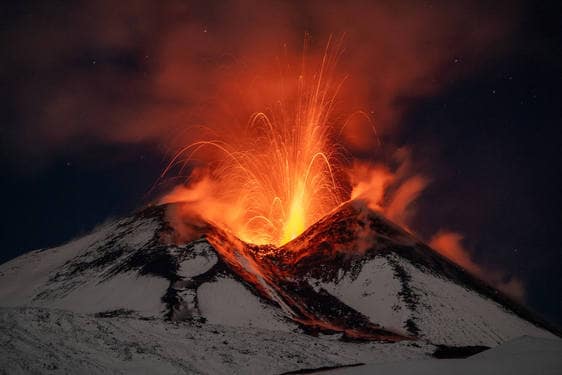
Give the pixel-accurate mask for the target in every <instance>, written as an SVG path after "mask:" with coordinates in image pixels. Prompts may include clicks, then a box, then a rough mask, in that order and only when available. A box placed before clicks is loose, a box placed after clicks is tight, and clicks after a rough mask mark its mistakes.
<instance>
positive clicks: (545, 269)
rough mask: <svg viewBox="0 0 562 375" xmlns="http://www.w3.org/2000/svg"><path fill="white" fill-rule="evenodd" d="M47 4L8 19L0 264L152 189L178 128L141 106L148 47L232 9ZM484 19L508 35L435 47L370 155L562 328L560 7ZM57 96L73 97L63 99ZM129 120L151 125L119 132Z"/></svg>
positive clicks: (437, 223) (136, 202) (429, 230)
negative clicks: (409, 182) (419, 177)
mask: <svg viewBox="0 0 562 375" xmlns="http://www.w3.org/2000/svg"><path fill="white" fill-rule="evenodd" d="M42 3H43V2H29V1H28V2H26V1H23V2H18V3H17V4H13V5H11V6H9V7H8V8H5V9H4V10H3V12H2V15H1V25H2V36H1V41H2V45H3V48H2V55H3V56H2V58H1V60H0V75H1V81H2V90H1V93H0V95H1V96H2V100H1V103H2V104H1V106H2V107H1V108H2V109H1V111H2V133H1V134H2V138H1V142H2V158H1V161H0V163H1V167H2V183H1V184H0V188H1V193H2V197H3V201H4V204H3V205H2V207H3V214H2V219H1V220H2V225H1V238H2V251H1V252H0V262H5V261H7V260H9V259H11V258H14V257H16V256H18V255H21V254H23V253H25V252H26V251H29V250H32V249H37V248H46V247H51V246H55V245H57V244H61V243H63V242H65V241H67V240H69V239H71V238H73V237H77V236H80V235H82V234H85V233H87V232H88V231H89V230H91V229H92V228H93V227H95V226H96V225H97V224H100V223H102V222H104V221H105V220H108V219H110V218H114V217H118V216H119V215H124V214H127V213H128V212H130V211H132V210H134V209H136V208H139V207H141V206H142V205H144V204H146V203H148V202H150V201H151V200H152V199H154V198H155V197H154V195H151V194H149V189H150V187H151V186H152V184H153V183H154V182H155V181H156V179H157V178H158V176H159V174H160V172H161V171H162V169H163V168H164V167H165V165H166V162H167V160H168V157H169V154H168V153H167V152H165V149H166V147H167V146H169V144H167V143H166V142H164V141H163V139H167V138H170V137H171V136H170V129H174V128H175V127H174V126H175V125H172V126H169V127H167V128H165V130H163V132H165V133H166V132H167V133H168V134H167V135H166V136H163V137H159V136H154V135H153V133H154V130H153V129H154V126H155V125H152V123H153V122H154V121H156V120H155V119H158V118H159V114H160V113H162V112H166V111H165V110H166V108H168V107H166V106H162V105H160V104H158V107H157V108H158V109H159V110H156V111H152V112H150V115H146V114H144V112H142V111H141V110H140V108H141V107H142V108H146V107H147V106H148V105H153V104H154V102H158V103H161V102H162V101H163V98H162V97H158V96H154V94H153V93H152V92H150V90H146V86H147V82H148V81H149V80H150V79H151V78H152V77H153V75H154V73H153V72H154V71H155V69H156V68H155V67H156V66H157V65H158V63H155V62H154V60H155V59H164V57H162V56H158V57H157V56H156V55H155V52H154V50H155V49H157V47H158V46H159V42H160V41H161V40H166V38H168V35H173V32H171V31H170V30H172V29H171V28H170V27H169V26H168V24H170V23H172V24H175V25H178V24H181V23H182V22H183V19H182V17H183V15H184V14H188V16H186V17H191V19H195V20H196V21H197V22H195V24H201V25H203V26H202V27H204V28H207V27H208V28H209V32H211V31H212V30H213V28H215V29H216V28H219V26H222V25H223V23H222V20H223V16H224V13H223V12H224V9H221V10H217V9H207V8H206V6H205V5H204V3H194V4H192V5H191V4H189V5H187V6H185V5H182V6H177V10H176V7H175V6H170V7H167V9H165V10H162V11H161V13H158V15H157V16H153V15H152V13H154V12H153V9H148V10H146V9H144V8H143V5H142V4H143V3H144V2H142V1H139V2H131V8H133V9H134V11H132V10H129V9H127V8H126V7H125V8H124V7H121V8H119V9H114V8H113V7H112V5H111V2H108V3H106V2H100V4H101V5H100V7H99V8H98V7H96V9H95V10H96V11H95V12H90V11H89V10H87V9H82V8H81V7H80V3H77V4H78V5H76V4H75V5H72V6H70V5H67V4H65V3H64V2H56V1H53V2H49V6H47V5H45V4H42ZM179 3H181V2H179ZM418 3H419V4H422V3H423V4H424V7H423V9H424V12H425V11H427V12H430V13H431V12H432V11H433V9H436V10H435V12H439V11H440V10H438V9H437V8H438V6H437V4H440V3H435V4H436V5H435V7H433V6H432V4H433V3H432V2H430V1H425V2H418ZM460 3H461V2H459V4H460ZM535 3H537V4H535ZM272 4H277V2H272ZM315 4H316V5H317V3H315ZM406 4H408V3H407V2H406ZM316 5H315V6H316ZM347 6H348V7H350V8H353V7H354V6H355V5H354V3H353V2H350V5H347ZM297 8H298V7H297V6H294V7H293V9H292V11H294V12H296V13H299V14H301V13H306V15H305V16H302V17H300V16H299V17H300V18H299V19H298V20H297V21H294V19H293V18H291V20H292V22H293V21H294V22H296V23H297V24H298V26H299V27H295V28H296V29H297V31H296V34H298V35H302V34H303V32H304V31H310V32H311V34H312V35H314V32H315V31H316V30H317V29H319V28H318V27H316V26H315V25H314V22H315V20H314V14H315V13H314V9H316V8H315V7H314V6H311V7H310V8H307V10H306V12H305V10H303V9H297ZM420 9H421V8H420ZM467 11H468V10H467ZM307 12H308V13H307ZM446 12H449V10H447V11H446ZM479 12H480V13H475V14H470V15H467V17H466V19H468V20H469V21H467V22H468V26H471V24H470V22H472V27H473V28H475V29H478V28H482V29H486V30H488V29H493V28H490V27H489V25H482V23H481V22H480V20H481V19H482V18H483V17H482V15H484V16H487V15H488V14H487V13H486V12H491V13H493V17H484V18H486V19H488V21H487V22H491V23H492V24H495V23H501V24H503V23H505V24H507V25H508V26H505V27H504V26H502V27H501V30H502V31H501V33H502V36H501V38H500V37H495V36H494V38H492V39H494V41H493V42H490V43H489V44H478V47H477V48H476V47H475V48H476V49H478V52H474V53H472V52H471V44H470V43H467V45H468V47H466V46H465V47H463V48H459V49H456V48H450V49H447V48H445V47H440V52H439V56H440V60H439V64H438V66H439V67H438V69H433V68H432V69H426V70H424V71H422V72H418V73H417V74H418V76H421V75H433V76H434V77H435V78H434V79H436V80H439V85H438V87H436V88H432V89H429V90H425V91H423V92H420V90H414V94H411V95H406V94H404V92H407V86H408V85H407V83H408V82H406V83H405V84H404V85H403V86H404V89H403V90H402V86H401V87H400V90H398V89H396V90H395V91H397V93H395V94H393V95H392V102H393V103H394V104H393V105H395V107H396V108H400V111H399V112H400V116H395V115H393V114H389V116H388V117H389V118H392V120H388V124H390V123H392V124H393V125H392V129H393V130H392V131H386V132H383V133H382V134H383V141H384V143H385V145H386V146H385V148H384V150H382V151H380V150H379V151H377V153H376V154H377V155H378V156H379V157H381V158H384V157H385V156H384V155H382V156H381V155H380V153H381V152H382V153H384V152H388V153H391V152H392V150H393V149H396V148H399V147H403V146H406V147H408V149H409V150H410V152H411V155H412V158H413V160H414V161H415V163H414V165H415V168H416V169H417V170H418V171H419V172H420V173H423V174H424V175H426V176H429V177H430V179H431V184H430V185H429V186H428V188H427V189H426V190H425V191H424V192H423V194H422V195H421V196H420V197H419V199H418V201H417V203H416V213H415V216H414V218H413V220H412V223H411V227H412V228H413V229H414V230H415V231H416V232H417V233H418V234H419V235H420V236H421V237H422V238H425V239H429V238H431V236H432V234H433V233H435V232H436V231H437V230H438V229H439V228H446V229H448V230H454V231H458V232H460V233H462V234H463V236H464V238H465V242H464V245H465V247H466V248H467V249H469V250H470V252H471V255H472V257H473V259H474V260H475V262H477V263H478V264H481V265H483V266H485V267H487V268H489V269H499V270H502V271H504V272H505V273H506V274H507V275H509V276H513V277H516V278H518V279H520V280H522V281H523V284H524V285H525V289H526V298H525V302H526V304H528V305H529V306H530V307H531V308H532V309H534V310H536V311H538V312H539V313H540V314H541V315H543V316H545V317H546V318H547V319H549V320H551V321H553V322H554V323H556V324H558V325H559V326H560V325H562V277H560V275H561V274H562V235H561V233H560V225H561V224H562V220H561V219H562V214H561V212H562V199H561V197H560V193H561V192H562V168H561V167H560V159H561V157H560V156H559V153H560V150H562V137H561V136H560V134H561V133H562V132H561V131H560V126H561V125H562V52H561V51H562V32H561V30H560V29H559V24H560V20H562V6H561V5H560V3H559V2H551V3H550V2H531V1H529V2H519V3H517V2H506V3H497V5H496V6H495V8H494V9H487V8H484V11H482V10H480V11H479ZM482 12H484V13H482ZM273 13H274V14H275V12H273ZM288 13H291V10H289V11H288ZM413 14H414V16H415V13H413ZM453 14H456V13H453ZM107 15H111V17H110V16H108V17H106V16H107ZM461 16H462V12H461ZM504 16H505V19H503V18H502V17H504ZM84 17H86V19H88V17H91V18H92V19H93V21H92V20H90V21H91V22H83V21H84ZM233 17H236V16H233ZM398 17H399V16H398ZM387 18H389V17H387ZM390 20H391V21H392V18H391V17H390ZM490 20H491V21H490ZM199 21H200V22H199ZM198 22H199V23H198ZM397 22H398V21H397ZM482 22H483V21H482ZM116 24H117V25H119V30H115V26H114V25H116ZM390 24H392V22H390ZM92 25H94V26H92ZM259 27H267V22H265V23H264V25H259ZM443 27H444V28H445V27H447V28H451V27H453V28H454V25H453V26H450V25H447V26H443ZM326 28H328V27H326ZM225 30H226V31H228V25H227V26H224V28H223V30H222V32H225ZM249 30H250V31H251V30H252V29H251V28H250V29H249ZM113 31H115V32H113ZM335 31H336V32H339V31H340V30H335ZM344 31H345V30H344ZM204 32H205V33H207V31H206V29H205V30H204ZM321 32H325V30H324V28H322V31H321ZM319 33H320V31H319ZM490 33H491V34H494V35H496V34H495V33H494V32H493V31H492V32H489V33H488V34H490ZM125 34H126V36H123V35H125ZM155 34H158V37H155V36H154V35H155ZM100 35H101V36H100ZM452 35H455V34H454V33H452ZM461 37H462V36H459V37H458V38H461ZM159 38H162V39H159ZM170 38H171V37H170ZM387 38H389V39H390V40H391V41H392V38H393V34H392V33H389V34H388V36H387ZM428 38H429V39H428V40H429V42H428V43H429V45H428V48H427V51H428V52H427V53H428V54H429V53H434V52H431V51H432V50H431V40H432V38H435V36H434V35H432V34H430V35H429V37H428ZM455 38H456V37H455ZM451 40H453V41H454V40H455V39H454V38H452V39H451ZM108 41H109V42H108ZM290 41H292V40H290ZM201 43H204V41H203V42H201ZM219 45H220V44H219ZM447 45H449V44H447ZM452 45H453V46H454V43H453V44H452ZM215 46H216V45H215V44H211V45H210V47H206V48H208V49H209V50H211V49H212V48H214V47H215ZM354 46H355V45H354V44H353V43H351V45H350V46H349V47H348V50H349V51H350V52H349V53H350V54H351V56H353V50H354ZM178 48H179V47H178ZM181 48H183V47H181ZM185 48H190V47H185ZM217 48H218V47H217ZM221 48H223V49H224V48H226V47H221ZM405 48H406V47H405ZM488 50H489V51H488ZM227 52H228V51H224V50H223V51H221V53H222V54H223V55H225V54H227ZM467 55H470V56H467ZM170 58H173V56H172V57H170ZM377 59H382V60H384V59H385V52H384V51H382V52H380V53H379V54H378V56H377ZM159 61H161V60H159ZM436 65H437V64H436ZM432 67H433V65H432ZM375 69H376V68H373V75H376V74H377V72H376V71H375ZM362 71H363V73H365V71H366V70H365V69H363V70H362ZM367 72H368V70H367ZM441 72H443V74H440V73H441ZM199 73H200V72H198V74H199ZM392 73H393V74H399V73H400V72H399V71H398V73H396V72H395V71H392ZM418 76H415V77H414V78H418ZM430 80H431V79H430ZM411 81H412V82H414V81H415V79H412V80H411ZM194 85H195V83H194ZM186 86H189V81H188V83H187V84H186ZM186 89H189V87H187V88H186ZM401 90H402V91H401ZM398 91H399V92H398ZM61 92H63V93H65V94H67V95H66V96H64V98H65V100H61V101H56V100H53V98H55V99H56V98H58V95H60V93H61ZM75 98H76V100H74V99H75ZM166 99H167V98H166ZM53 102H54V104H53ZM383 102H384V101H383ZM376 103H378V102H376ZM376 103H375V104H374V105H373V106H374V107H375V108H376V107H377V105H376ZM53 108H54V109H53ZM61 108H62V109H61ZM162 108H164V109H162ZM171 108H175V107H171ZM53 113H55V114H54V115H53ZM168 120H169V119H168V118H166V117H164V118H162V120H161V121H162V122H165V121H168ZM135 121H138V123H142V124H143V125H142V126H141V125H139V126H138V128H137V127H136V125H131V126H128V127H123V128H122V127H120V126H121V125H120V124H121V123H123V122H126V123H128V124H131V123H132V124H135ZM147 123H150V124H149V125H146V124H147ZM142 127H144V128H142ZM383 127H384V126H383ZM388 127H390V125H389V126H388ZM140 128H142V129H143V131H142V132H141V131H139V132H138V133H137V132H136V130H137V129H140ZM100 129H103V130H100ZM115 129H118V130H117V131H114V130H115ZM146 129H149V130H146ZM145 130H146V131H145ZM364 155H370V154H369V153H366V154H365V153H364ZM373 155H374V154H373ZM372 157H374V156H372Z"/></svg>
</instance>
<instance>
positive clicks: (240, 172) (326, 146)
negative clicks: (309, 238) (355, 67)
mask: <svg viewBox="0 0 562 375" xmlns="http://www.w3.org/2000/svg"><path fill="white" fill-rule="evenodd" d="M339 53H340V48H339V46H338V45H334V43H333V42H329V43H328V45H327V47H326V51H325V54H324V55H323V57H322V60H321V61H320V62H319V66H318V69H317V70H316V71H312V72H309V71H308V70H307V69H306V68H305V67H304V62H303V68H302V70H301V72H300V74H299V75H298V76H297V77H294V79H293V80H292V81H291V82H286V84H287V86H289V87H292V89H290V90H287V91H286V92H285V95H284V96H282V97H278V98H272V99H273V100H272V103H271V105H270V107H269V108H265V109H264V111H263V112H258V113H254V114H253V115H252V116H251V117H250V119H249V120H248V123H247V125H246V126H245V127H244V128H243V129H242V130H241V131H240V132H238V133H237V134H232V133H231V132H226V131H225V132H214V134H213V136H214V138H213V139H204V140H201V141H198V142H194V143H192V144H189V145H187V146H186V147H184V148H183V149H181V150H180V151H179V152H178V153H177V154H176V155H175V156H174V158H173V159H172V161H171V162H170V164H169V165H168V168H166V170H165V171H164V173H163V175H166V173H168V172H169V170H170V169H171V168H173V167H174V166H175V165H176V164H178V163H189V162H191V161H193V160H195V159H197V158H201V155H202V154H205V157H203V158H208V155H209V153H211V154H216V155H218V156H217V157H215V158H213V159H212V161H211V162H210V163H208V168H206V169H201V168H200V169H198V170H196V171H195V173H194V174H192V176H191V180H190V183H189V184H188V185H187V186H180V187H177V188H176V189H174V190H173V191H172V192H170V193H169V194H167V195H166V196H165V197H164V198H163V199H162V202H172V201H183V202H187V203H189V206H188V207H187V208H186V209H187V210H193V211H194V212H197V213H198V214H199V215H201V216H203V218H204V219H205V220H206V221H208V222H210V223H212V224H215V225H217V226H219V227H221V228H224V229H227V230H229V231H231V232H232V233H234V234H235V235H236V236H237V237H238V238H240V239H242V240H243V241H245V242H247V243H253V244H259V245H263V244H273V245H275V246H281V245H283V244H285V243H287V242H289V241H291V240H292V239H294V238H295V237H297V236H298V235H299V234H301V233H302V232H303V231H304V230H305V229H306V228H307V227H308V226H310V225H311V224H313V223H314V222H316V221H317V220H319V219H320V218H322V217H323V216H324V215H326V214H327V213H328V212H330V211H331V210H332V209H333V208H335V207H337V206H338V205H339V204H340V203H341V202H342V201H344V200H345V199H344V198H345V195H346V194H345V189H344V188H343V187H342V183H341V176H340V174H341V173H340V169H341V168H340V165H341V160H342V156H341V148H339V147H338V145H337V140H336V137H337V131H338V130H339V129H341V126H342V125H343V124H338V123H337V121H335V120H334V118H335V116H334V105H335V100H336V97H337V93H338V90H339V87H340V85H341V84H342V83H343V78H339V79H338V78H336V74H335V67H336V62H337V59H338V55H339ZM303 61H304V60H303Z"/></svg>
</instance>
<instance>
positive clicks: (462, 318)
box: [309, 254, 555, 346]
mask: <svg viewBox="0 0 562 375" xmlns="http://www.w3.org/2000/svg"><path fill="white" fill-rule="evenodd" d="M393 265H398V266H399V267H401V268H402V269H404V271H405V272H406V273H407V275H408V276H409V280H408V287H409V288H410V289H411V292H412V293H413V294H415V299H416V302H415V306H412V305H411V304H408V303H407V301H405V300H404V297H403V291H402V284H401V281H400V280H399V279H398V277H397V276H396V275H395V272H394V268H393ZM340 273H341V272H340ZM309 282H310V283H311V285H312V286H313V287H314V288H315V289H316V290H319V289H324V290H326V291H327V292H329V293H331V294H332V295H334V296H335V297H337V298H338V299H339V300H341V301H342V302H344V303H345V304H347V305H348V306H350V307H352V308H353V309H355V310H357V311H359V312H360V313H362V314H364V315H365V316H367V317H368V318H369V319H370V320H371V321H372V322H374V323H376V324H379V325H381V326H383V327H385V328H387V329H389V330H392V331H394V332H397V333H404V334H411V333H408V332H407V331H406V329H405V327H406V322H407V320H408V319H412V321H414V322H415V324H416V326H417V327H418V328H419V330H420V337H421V338H423V339H426V340H428V341H430V342H432V343H434V344H445V345H453V346H455V345H457V346H463V345H485V346H496V345H498V344H500V343H503V342H505V341H508V340H511V339H513V338H515V337H519V336H522V335H531V336H536V337H547V338H554V337H555V336H554V335H553V334H551V333H550V332H548V331H545V330H544V329H542V328H539V327H537V326H535V325H533V324H532V323H530V322H528V321H526V320H524V319H521V318H520V317H518V316H516V315H515V314H514V313H512V312H511V311H509V310H507V309H506V308H504V307H503V306H501V305H499V304H498V303H496V302H494V301H493V300H491V299H489V298H487V297H484V296H481V295H480V294H478V293H477V292H475V291H472V290H469V289H466V288H464V287H463V286H461V285H458V284H456V283H454V282H451V281H450V280H448V279H445V278H442V277H440V276H439V275H437V274H434V273H432V272H431V271H430V270H425V269H420V268H418V267H416V266H414V265H413V264H411V263H410V262H409V261H408V260H406V259H404V258H402V257H400V256H398V255H394V254H391V255H385V256H377V257H375V258H374V259H372V260H369V261H367V262H366V263H364V264H363V265H362V268H361V271H360V272H359V274H358V275H355V276H354V275H352V274H351V273H350V272H348V273H345V274H341V275H340V277H338V279H337V280H334V281H331V282H322V281H319V280H309Z"/></svg>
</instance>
